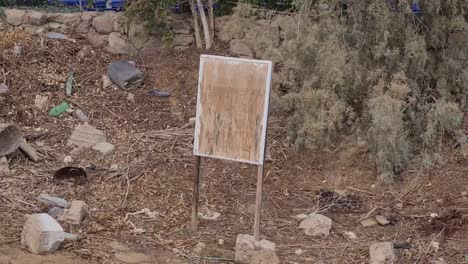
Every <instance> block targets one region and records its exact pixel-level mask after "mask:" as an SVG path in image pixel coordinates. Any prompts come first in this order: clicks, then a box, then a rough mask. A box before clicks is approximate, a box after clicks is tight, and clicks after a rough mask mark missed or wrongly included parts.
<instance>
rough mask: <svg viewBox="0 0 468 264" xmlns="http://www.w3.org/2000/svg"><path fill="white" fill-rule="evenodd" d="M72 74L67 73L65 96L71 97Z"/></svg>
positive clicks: (70, 72)
mask: <svg viewBox="0 0 468 264" xmlns="http://www.w3.org/2000/svg"><path fill="white" fill-rule="evenodd" d="M73 74H74V71H69V72H68V76H67V83H66V92H67V96H71V95H72V92H73V79H74V78H73Z"/></svg>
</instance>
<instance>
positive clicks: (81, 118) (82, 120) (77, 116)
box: [73, 109, 89, 122]
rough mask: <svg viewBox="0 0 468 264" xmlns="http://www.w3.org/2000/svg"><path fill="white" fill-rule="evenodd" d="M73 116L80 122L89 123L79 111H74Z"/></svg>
mask: <svg viewBox="0 0 468 264" xmlns="http://www.w3.org/2000/svg"><path fill="white" fill-rule="evenodd" d="M73 116H74V117H75V118H76V119H77V120H78V121H80V122H88V121H89V118H88V116H87V115H86V114H85V113H84V112H83V111H81V109H76V110H75V111H74V112H73Z"/></svg>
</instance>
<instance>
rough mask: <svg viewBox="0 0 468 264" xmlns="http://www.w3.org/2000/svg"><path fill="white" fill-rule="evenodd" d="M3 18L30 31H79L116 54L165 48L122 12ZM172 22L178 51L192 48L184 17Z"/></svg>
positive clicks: (23, 13) (13, 13)
mask: <svg viewBox="0 0 468 264" xmlns="http://www.w3.org/2000/svg"><path fill="white" fill-rule="evenodd" d="M3 20H4V21H5V22H6V24H7V25H9V26H10V27H15V28H19V29H23V30H25V31H29V32H37V33H40V32H47V31H60V32H67V33H77V34H80V35H82V36H83V37H84V38H86V39H87V40H88V41H89V42H90V43H91V44H92V45H94V46H96V47H99V48H104V49H106V50H107V51H109V52H111V53H115V54H136V53H137V52H140V53H141V54H143V55H146V54H152V53H154V52H155V51H157V50H159V49H161V48H162V47H163V43H162V41H161V39H160V38H158V37H155V36H151V35H149V34H148V32H147V30H146V29H145V23H143V22H142V23H137V22H131V23H126V19H125V16H124V15H123V13H119V12H83V13H45V12H39V11H33V10H18V9H6V10H5V17H3ZM170 23H171V28H172V30H173V36H174V39H173V47H174V48H175V49H177V50H182V49H186V48H188V47H190V46H191V45H192V44H193V43H194V37H193V33H192V32H193V30H192V26H191V25H190V23H188V21H187V20H186V19H184V18H173V19H172V20H171V21H170ZM0 30H1V27H0ZM169 45H171V43H169Z"/></svg>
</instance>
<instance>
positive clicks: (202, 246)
mask: <svg viewBox="0 0 468 264" xmlns="http://www.w3.org/2000/svg"><path fill="white" fill-rule="evenodd" d="M205 248H206V244H205V243H203V242H198V243H197V244H196V245H195V247H194V248H193V253H195V254H197V255H200V254H201V253H202V252H203V250H205Z"/></svg>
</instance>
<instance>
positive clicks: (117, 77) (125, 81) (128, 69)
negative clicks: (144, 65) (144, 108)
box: [107, 60, 143, 90]
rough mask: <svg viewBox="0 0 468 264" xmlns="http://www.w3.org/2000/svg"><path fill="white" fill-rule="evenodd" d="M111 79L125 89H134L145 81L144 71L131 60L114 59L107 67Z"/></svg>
mask: <svg viewBox="0 0 468 264" xmlns="http://www.w3.org/2000/svg"><path fill="white" fill-rule="evenodd" d="M107 75H108V76H109V79H110V80H111V81H112V82H113V83H114V84H115V85H117V86H118V87H120V88H121V89H123V90H133V89H135V88H137V87H138V86H140V84H141V83H142V82H143V73H142V72H141V71H140V70H139V69H137V68H136V67H135V65H133V64H131V63H130V62H129V61H126V60H120V61H114V62H112V63H111V64H110V65H109V66H108V67H107Z"/></svg>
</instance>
